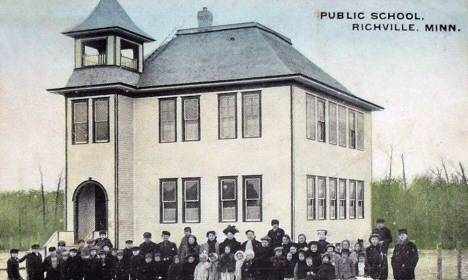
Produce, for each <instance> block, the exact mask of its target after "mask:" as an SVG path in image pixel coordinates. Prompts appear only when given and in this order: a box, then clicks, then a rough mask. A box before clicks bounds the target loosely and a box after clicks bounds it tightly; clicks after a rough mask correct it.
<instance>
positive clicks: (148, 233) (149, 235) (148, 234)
mask: <svg viewBox="0 0 468 280" xmlns="http://www.w3.org/2000/svg"><path fill="white" fill-rule="evenodd" d="M151 236H152V234H151V232H145V233H143V237H144V238H151Z"/></svg>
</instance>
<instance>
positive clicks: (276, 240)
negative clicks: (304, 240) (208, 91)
mask: <svg viewBox="0 0 468 280" xmlns="http://www.w3.org/2000/svg"><path fill="white" fill-rule="evenodd" d="M271 226H272V227H273V228H272V229H270V231H268V234H267V236H268V237H270V238H271V242H270V246H271V248H276V247H280V246H281V243H283V236H284V234H285V232H284V230H283V229H282V228H280V227H279V221H278V220H277V219H273V220H271Z"/></svg>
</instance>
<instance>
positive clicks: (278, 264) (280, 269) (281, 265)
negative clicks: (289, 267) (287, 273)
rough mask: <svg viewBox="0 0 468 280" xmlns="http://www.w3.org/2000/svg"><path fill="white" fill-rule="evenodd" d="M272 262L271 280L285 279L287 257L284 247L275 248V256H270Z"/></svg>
mask: <svg viewBox="0 0 468 280" xmlns="http://www.w3.org/2000/svg"><path fill="white" fill-rule="evenodd" d="M270 263H271V273H270V279H271V280H283V279H284V269H285V267H286V258H285V257H284V256H283V247H276V248H275V256H273V257H271V258H270Z"/></svg>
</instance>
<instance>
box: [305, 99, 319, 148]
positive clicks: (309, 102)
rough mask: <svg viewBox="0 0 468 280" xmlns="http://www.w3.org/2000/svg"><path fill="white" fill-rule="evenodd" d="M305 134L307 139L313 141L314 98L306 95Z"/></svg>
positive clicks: (314, 130)
mask: <svg viewBox="0 0 468 280" xmlns="http://www.w3.org/2000/svg"><path fill="white" fill-rule="evenodd" d="M306 133H307V139H311V140H315V134H316V133H317V132H316V129H315V96H313V95H310V94H306Z"/></svg>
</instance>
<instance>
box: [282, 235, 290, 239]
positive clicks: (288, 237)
mask: <svg viewBox="0 0 468 280" xmlns="http://www.w3.org/2000/svg"><path fill="white" fill-rule="evenodd" d="M283 237H286V238H287V239H289V240H291V236H289V235H288V234H285V235H283Z"/></svg>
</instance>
